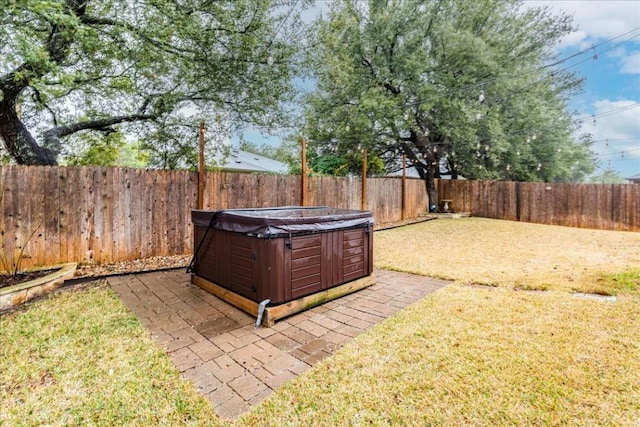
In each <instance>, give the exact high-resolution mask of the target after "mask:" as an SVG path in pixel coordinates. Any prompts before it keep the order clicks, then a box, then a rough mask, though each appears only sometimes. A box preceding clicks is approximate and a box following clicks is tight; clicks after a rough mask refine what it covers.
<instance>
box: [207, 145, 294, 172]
mask: <svg viewBox="0 0 640 427" xmlns="http://www.w3.org/2000/svg"><path fill="white" fill-rule="evenodd" d="M215 160H216V162H217V164H218V167H219V168H220V169H221V170H224V171H229V172H262V173H281V174H286V173H289V166H288V165H287V164H286V163H282V162H279V161H278V160H274V159H270V158H268V157H264V156H261V155H259V154H254V153H249V152H248V151H242V150H232V151H231V153H230V154H229V156H227V157H226V158H224V157H223V156H222V155H218V156H216V158H215Z"/></svg>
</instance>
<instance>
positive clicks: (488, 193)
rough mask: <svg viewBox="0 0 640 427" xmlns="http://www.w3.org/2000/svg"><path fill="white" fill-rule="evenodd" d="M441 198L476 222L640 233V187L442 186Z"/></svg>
mask: <svg viewBox="0 0 640 427" xmlns="http://www.w3.org/2000/svg"><path fill="white" fill-rule="evenodd" d="M437 186H438V198H439V199H440V200H443V199H449V200H452V202H451V203H450V206H451V207H452V208H453V209H454V210H455V211H458V212H471V214H472V215H473V216H480V217H485V218H497V219H506V220H512V221H525V222H535V223H541V224H552V225H565V226H569V227H580V228H597V229H604V230H625V231H640V185H637V184H635V185H634V184H550V183H533V182H504V181H461V180H439V181H438V183H437Z"/></svg>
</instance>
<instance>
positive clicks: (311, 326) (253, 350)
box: [108, 270, 447, 418]
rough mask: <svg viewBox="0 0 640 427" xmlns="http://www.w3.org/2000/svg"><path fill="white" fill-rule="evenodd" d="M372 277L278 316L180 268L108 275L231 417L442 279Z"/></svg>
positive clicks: (187, 372)
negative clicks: (266, 320) (234, 302)
mask: <svg viewBox="0 0 640 427" xmlns="http://www.w3.org/2000/svg"><path fill="white" fill-rule="evenodd" d="M375 274H376V279H377V283H376V284H375V285H373V286H370V287H368V288H366V289H363V290H360V291H358V292H356V293H353V294H350V295H347V296H344V297H342V298H339V299H337V300H333V301H330V302H328V303H325V304H323V305H321V306H318V307H314V308H312V309H310V310H308V311H306V312H302V313H299V314H296V315H294V316H291V317H289V318H286V319H282V320H280V321H278V322H276V324H275V326H274V327H272V328H263V327H261V328H255V327H254V324H255V318H254V317H251V316H249V315H248V314H245V313H244V312H242V311H240V310H238V309H237V308H235V307H233V306H231V305H229V304H227V303H225V302H223V301H222V300H220V299H218V298H217V297H215V296H213V295H212V294H209V293H208V292H206V291H204V290H202V289H200V288H199V287H197V286H195V285H192V284H191V283H190V277H191V276H190V275H189V274H186V273H185V272H184V270H171V271H163V272H153V273H146V274H137V275H130V276H118V277H111V278H109V279H108V282H109V285H110V286H111V288H112V289H113V290H114V291H115V292H116V293H117V294H118V295H119V296H120V298H121V299H122V300H123V301H124V303H125V304H126V305H127V307H128V308H129V309H130V310H131V311H132V312H133V313H134V314H135V315H136V316H137V317H138V318H139V319H140V321H141V322H142V324H143V325H144V327H146V328H147V329H148V330H149V331H150V332H151V334H152V335H153V337H154V338H155V339H156V340H157V342H158V343H160V344H161V345H162V346H163V347H164V348H165V349H166V351H167V352H168V354H169V356H170V357H171V359H172V360H173V362H174V364H175V365H176V366H177V368H178V369H179V370H180V372H181V373H182V375H184V376H185V377H186V378H189V379H191V380H192V381H193V383H194V384H195V386H196V388H197V389H198V391H199V392H200V393H201V394H202V395H204V396H205V397H206V398H207V399H208V400H209V401H210V402H211V404H212V405H213V406H214V408H215V410H216V412H217V413H218V414H219V415H220V416H221V417H224V418H234V417H236V416H238V415H240V414H242V413H243V412H245V411H247V410H248V409H249V408H250V407H251V406H254V405H257V404H258V403H260V402H261V401H262V400H264V399H265V398H267V397H268V396H269V395H270V394H271V393H272V392H273V391H274V390H275V389H277V388H278V387H280V386H281V385H283V384H285V383H286V382H288V381H289V380H291V379H292V378H295V377H296V376H298V375H300V374H302V373H303V372H305V371H306V370H307V369H309V368H310V367H311V366H313V365H314V364H315V363H317V362H318V361H320V360H322V359H323V358H325V357H327V356H329V355H331V354H332V353H333V352H334V351H336V349H338V348H340V347H341V346H342V345H343V344H344V343H345V342H347V341H349V340H350V339H352V338H353V337H355V336H357V335H358V334H360V333H361V332H362V331H364V330H365V329H367V328H369V327H370V326H372V325H374V324H376V323H378V322H380V321H382V320H384V319H386V318H387V317H389V316H390V315H392V314H393V313H395V312H397V311H398V310H401V309H402V308H404V307H406V306H407V305H409V304H411V303H413V302H415V301H417V300H419V299H421V298H423V297H424V296H425V295H427V294H429V293H431V292H434V291H436V290H437V289H440V288H441V287H443V286H445V285H446V284H447V282H446V281H443V280H438V279H430V278H427V277H422V276H414V275H410V274H404V273H398V272H392V271H384V270H377V271H376V272H375Z"/></svg>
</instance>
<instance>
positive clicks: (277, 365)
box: [263, 354, 299, 375]
mask: <svg viewBox="0 0 640 427" xmlns="http://www.w3.org/2000/svg"><path fill="white" fill-rule="evenodd" d="M298 362H299V360H298V359H297V358H295V357H293V356H291V355H289V354H281V355H280V356H278V357H276V358H274V359H273V360H270V361H268V362H267V363H265V364H264V365H263V367H264V369H266V370H267V371H269V372H271V373H272V374H274V375H275V374H278V373H280V372H282V371H284V370H285V369H288V368H289V367H291V366H292V365H294V364H296V363H298Z"/></svg>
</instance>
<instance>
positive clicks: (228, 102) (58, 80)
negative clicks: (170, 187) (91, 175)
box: [0, 0, 304, 166]
mask: <svg viewBox="0 0 640 427" xmlns="http://www.w3.org/2000/svg"><path fill="white" fill-rule="evenodd" d="M303 4H304V2H303ZM294 6H295V10H294ZM300 8H301V5H300V4H298V2H297V1H294V0H291V1H289V0H285V1H278V2H271V1H255V0H234V1H220V2H211V1H206V0H187V1H181V2H176V1H173V0H157V1H153V2H151V1H142V2H139V1H133V0H123V1H113V0H88V1H82V2H78V1H71V0H24V1H19V2H18V1H5V2H4V3H3V6H2V7H0V57H2V58H3V60H2V61H0V99H2V102H0V110H2V111H0V113H3V114H0V132H1V133H0V136H2V138H3V139H4V140H5V145H6V147H7V150H8V151H9V152H10V153H11V155H12V156H13V158H14V159H16V161H18V162H20V163H24V162H41V161H43V160H42V159H41V158H38V156H36V155H35V154H33V153H35V152H36V151H38V150H37V149H38V147H40V148H42V149H45V151H46V150H49V151H50V152H51V153H53V155H54V157H55V156H57V155H58V154H59V153H62V154H63V155H78V154H79V155H80V157H84V158H83V159H82V160H81V161H82V162H84V161H93V160H98V159H97V158H96V155H97V154H108V158H107V159H105V160H104V162H106V163H108V162H114V161H115V160H114V156H113V153H112V150H111V149H110V148H109V147H111V148H113V147H114V145H113V144H111V143H107V142H104V143H95V144H91V145H92V146H94V147H95V149H94V150H93V151H94V153H84V152H80V153H70V152H69V151H70V146H69V144H70V138H72V135H74V134H77V133H78V132H98V133H100V132H105V131H108V130H110V129H115V130H118V131H122V132H125V133H127V135H129V134H131V135H137V137H138V139H144V141H145V143H146V144H148V145H152V146H153V145H155V144H164V145H165V148H167V147H169V145H170V144H169V145H168V144H167V140H168V138H166V134H167V133H174V132H175V131H176V128H180V129H181V131H180V132H178V133H179V134H182V133H184V132H186V133H191V134H193V132H195V131H196V130H197V126H198V123H199V122H200V121H202V120H204V121H205V122H206V123H207V124H209V123H213V122H215V121H216V116H217V115H219V114H220V113H221V112H224V114H225V120H226V121H227V122H229V124H231V125H232V124H236V123H245V122H246V123H253V124H254V125H255V126H258V127H260V126H266V127H270V126H274V125H278V124H283V123H286V118H287V115H288V113H287V112H286V110H285V108H284V107H285V105H286V103H287V102H289V101H290V100H291V99H292V96H293V95H294V90H293V87H292V85H291V76H292V75H293V72H294V69H295V68H294V67H295V64H294V60H293V59H294V53H295V51H296V48H295V46H294V44H293V43H291V42H290V41H292V40H296V38H297V33H296V32H297V31H303V30H304V29H303V26H302V25H300V24H299V19H298V16H297V11H299V10H300ZM290 12H292V13H290ZM17 104H21V105H22V107H23V108H22V109H23V115H22V117H21V118H17V117H15V114H14V111H13V110H14V109H15V106H16V105H17ZM20 124H24V125H25V126H26V127H24V128H23V127H20ZM12 132H13V133H12ZM16 132H17V134H16ZM32 133H33V135H42V137H41V139H39V140H37V141H36V140H35V139H34V138H33V136H32ZM16 135H17V136H16ZM96 138H97V137H96ZM100 145H103V146H102V147H100ZM107 145H108V146H109V147H107ZM121 148H122V147H121ZM170 150H171V152H170V153H166V152H165V151H164V148H161V149H160V150H159V151H160V152H161V153H162V154H163V155H164V154H167V156H174V157H179V158H182V160H181V162H182V163H181V162H177V164H183V166H184V159H185V154H184V153H182V154H180V152H181V150H182V146H180V145H178V146H171V147H170ZM25 153H32V154H33V155H31V156H29V155H24V154H25ZM154 156H155V154H152V155H151V159H152V161H155V157H154ZM90 159H93V160H90ZM158 163H162V162H158ZM169 163H170V162H169Z"/></svg>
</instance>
